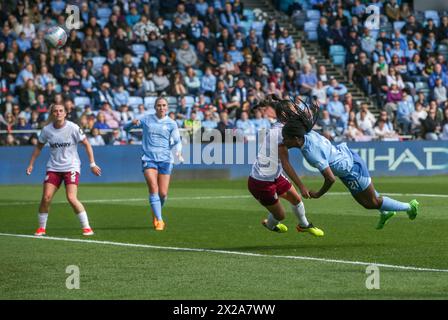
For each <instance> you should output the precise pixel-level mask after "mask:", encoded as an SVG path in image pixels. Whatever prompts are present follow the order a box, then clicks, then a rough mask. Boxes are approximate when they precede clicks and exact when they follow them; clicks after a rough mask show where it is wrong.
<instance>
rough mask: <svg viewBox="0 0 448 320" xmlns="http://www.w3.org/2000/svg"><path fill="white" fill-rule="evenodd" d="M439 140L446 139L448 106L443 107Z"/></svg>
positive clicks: (447, 133)
mask: <svg viewBox="0 0 448 320" xmlns="http://www.w3.org/2000/svg"><path fill="white" fill-rule="evenodd" d="M440 140H445V141H446V140H448V108H445V111H444V113H443V121H442V132H441V134H440Z"/></svg>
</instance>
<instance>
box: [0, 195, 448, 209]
mask: <svg viewBox="0 0 448 320" xmlns="http://www.w3.org/2000/svg"><path fill="white" fill-rule="evenodd" d="M350 195H351V194H350V193H349V192H329V193H326V194H325V195H324V196H350ZM381 195H388V196H395V197H425V198H426V197H427V198H448V194H428V193H388V192H386V193H381ZM251 197H252V196H251V195H233V196H198V197H168V200H169V201H172V200H174V201H175V200H215V199H246V198H251ZM140 201H148V198H130V199H125V198H122V199H90V200H89V199H87V200H82V199H81V202H83V203H113V202H140ZM38 203H40V202H39V201H16V202H0V207H1V206H20V205H29V204H38ZM53 203H54V204H61V203H67V201H65V200H64V201H53Z"/></svg>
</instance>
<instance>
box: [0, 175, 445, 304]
mask: <svg viewBox="0 0 448 320" xmlns="http://www.w3.org/2000/svg"><path fill="white" fill-rule="evenodd" d="M174 174H175V173H174ZM447 179H448V177H446V176H440V177H416V178H376V179H374V183H375V186H376V188H377V190H379V191H380V192H384V193H402V194H416V193H420V194H422V193H424V194H437V195H441V196H433V197H429V196H416V197H415V198H417V199H418V200H419V202H420V204H421V214H420V215H419V216H418V217H417V219H416V220H414V221H410V220H409V219H408V218H407V216H406V214H405V213H401V214H398V215H397V216H396V217H394V218H393V219H391V220H390V221H389V223H388V224H387V225H386V227H385V228H384V229H383V230H380V231H378V230H375V225H376V223H377V219H378V214H377V212H376V211H368V210H365V209H363V208H362V207H360V206H359V205H358V204H356V203H355V201H354V200H353V199H352V198H351V197H350V195H348V194H334V193H337V192H346V190H345V188H344V187H343V185H342V184H341V183H340V182H338V183H337V184H336V185H335V186H334V187H333V188H332V190H331V191H330V192H333V194H328V195H326V196H324V197H323V198H321V199H319V200H305V206H306V209H307V215H308V218H309V220H310V221H312V222H313V223H314V224H315V225H316V226H319V227H321V228H322V229H323V230H324V231H325V237H323V238H314V237H312V236H311V235H308V234H299V233H297V232H296V231H295V228H294V227H295V223H296V218H295V217H294V216H293V214H292V212H291V210H290V208H289V206H287V203H285V202H283V204H284V205H285V206H286V207H287V211H288V216H287V219H286V222H285V223H286V225H287V226H288V228H289V231H288V232H287V233H285V234H276V233H273V232H269V231H267V230H266V229H265V228H263V227H262V226H261V224H260V222H261V220H262V219H263V218H264V217H265V216H266V212H265V210H264V209H263V208H262V207H261V206H260V205H259V204H258V203H257V202H256V201H255V200H254V199H253V198H252V197H250V195H249V193H248V191H247V188H246V181H245V180H235V181H223V180H209V181H174V182H173V183H172V185H171V188H170V193H169V198H168V201H167V203H166V205H165V208H164V217H165V220H166V222H167V229H166V231H165V232H156V231H154V230H153V229H152V227H151V215H150V212H149V206H148V202H147V200H145V199H146V198H147V189H146V186H145V185H144V183H143V182H142V183H136V184H107V185H81V186H80V190H79V198H80V200H81V201H85V206H86V208H87V212H88V214H89V218H90V222H91V225H92V227H93V228H94V230H95V232H96V234H95V235H94V236H93V237H89V238H85V237H83V236H82V235H81V234H80V227H79V222H78V220H77V219H76V217H75V216H74V214H73V213H72V211H71V208H70V207H69V205H68V204H67V203H66V202H65V198H64V193H63V190H60V191H59V193H58V194H57V196H56V198H55V200H54V201H55V203H54V204H53V205H52V208H51V213H50V217H49V221H48V225H47V233H48V236H49V237H59V238H74V239H88V240H97V241H109V242H114V243H129V244H144V245H149V246H159V247H173V248H200V249H212V250H220V251H232V252H234V251H236V252H243V253H245V254H244V255H237V254H234V253H222V252H220V253H218V252H213V251H182V250H168V249H165V248H154V247H144V246H142V247H138V246H128V247H124V246H117V245H114V244H104V243H103V244H102V243H87V242H68V241H56V240H41V239H34V238H20V237H13V236H6V235H0V257H1V259H0V271H1V272H0V299H272V300H275V299H341V298H342V299H447V298H448V272H434V271H417V270H407V269H399V268H398V267H396V268H387V267H380V268H379V269H380V289H378V290H375V289H373V290H368V289H367V288H366V285H365V284H366V279H367V277H368V276H369V275H368V274H366V266H365V265H356V264H350V263H343V262H344V261H360V262H367V263H382V264H389V265H394V266H405V267H416V268H431V269H443V270H447V269H448V249H447V248H448V232H447V231H448V189H447V185H448V183H447ZM305 182H306V183H307V184H308V185H309V186H310V187H311V188H314V189H317V188H318V187H319V186H320V184H321V183H322V181H321V179H311V178H305ZM40 196H41V186H39V185H37V186H2V187H0V219H1V220H0V221H1V223H0V233H2V234H19V235H32V234H33V232H34V231H35V229H36V225H37V217H36V212H37V207H38V201H39V198H40ZM394 197H395V198H397V199H399V200H402V201H409V200H411V199H412V198H414V197H413V196H410V195H397V196H394ZM247 253H255V254H258V255H252V256H251V255H248V254H247ZM279 256H300V257H315V258H323V259H328V260H329V259H334V260H339V262H330V261H323V260H314V261H313V260H309V259H308V260H299V259H294V258H282V257H279ZM69 265H76V266H78V267H79V270H80V289H79V290H68V289H67V288H66V279H67V277H68V276H69V274H67V273H66V267H67V266H69Z"/></svg>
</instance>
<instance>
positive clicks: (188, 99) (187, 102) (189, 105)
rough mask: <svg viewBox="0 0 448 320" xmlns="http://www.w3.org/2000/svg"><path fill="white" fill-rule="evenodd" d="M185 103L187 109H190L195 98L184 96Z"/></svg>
mask: <svg viewBox="0 0 448 320" xmlns="http://www.w3.org/2000/svg"><path fill="white" fill-rule="evenodd" d="M185 102H186V104H187V107H192V106H193V105H194V104H195V102H196V98H195V97H193V96H185Z"/></svg>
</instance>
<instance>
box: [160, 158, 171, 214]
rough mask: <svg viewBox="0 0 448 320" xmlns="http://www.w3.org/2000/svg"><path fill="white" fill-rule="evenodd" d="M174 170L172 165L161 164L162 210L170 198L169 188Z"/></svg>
mask: <svg viewBox="0 0 448 320" xmlns="http://www.w3.org/2000/svg"><path fill="white" fill-rule="evenodd" d="M172 170H173V164H172V163H169V162H162V163H160V164H159V176H158V185H159V198H160V203H161V205H162V208H163V205H164V204H165V201H166V199H167V197H168V188H169V185H170V178H171V172H172Z"/></svg>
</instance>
